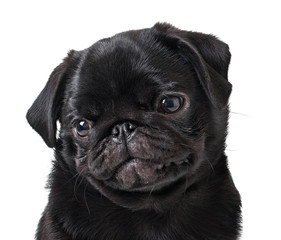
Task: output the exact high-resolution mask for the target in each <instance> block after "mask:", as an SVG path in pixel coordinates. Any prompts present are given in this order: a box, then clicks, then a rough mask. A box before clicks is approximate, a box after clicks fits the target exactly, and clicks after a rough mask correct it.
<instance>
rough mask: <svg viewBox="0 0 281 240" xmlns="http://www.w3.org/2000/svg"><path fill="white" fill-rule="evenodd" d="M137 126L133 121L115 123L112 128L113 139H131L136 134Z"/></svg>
mask: <svg viewBox="0 0 281 240" xmlns="http://www.w3.org/2000/svg"><path fill="white" fill-rule="evenodd" d="M136 128H137V126H136V125H135V124H133V123H131V122H124V123H122V124H117V125H115V126H114V127H113V129H112V136H113V140H114V141H117V142H121V141H122V140H125V139H127V140H129V139H130V138H132V136H133V135H134V132H135V130H136ZM123 138H125V139H123Z"/></svg>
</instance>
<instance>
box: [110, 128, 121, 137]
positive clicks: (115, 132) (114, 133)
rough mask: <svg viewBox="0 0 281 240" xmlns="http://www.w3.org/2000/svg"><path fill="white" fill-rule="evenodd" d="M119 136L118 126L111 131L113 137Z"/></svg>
mask: <svg viewBox="0 0 281 240" xmlns="http://www.w3.org/2000/svg"><path fill="white" fill-rule="evenodd" d="M119 134H120V126H119V125H117V126H115V127H114V128H113V129H112V135H113V136H114V137H118V135H119Z"/></svg>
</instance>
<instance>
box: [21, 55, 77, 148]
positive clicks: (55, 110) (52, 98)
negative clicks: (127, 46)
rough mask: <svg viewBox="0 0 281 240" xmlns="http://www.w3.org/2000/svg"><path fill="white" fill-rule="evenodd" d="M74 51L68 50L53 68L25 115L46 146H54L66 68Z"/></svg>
mask: <svg viewBox="0 0 281 240" xmlns="http://www.w3.org/2000/svg"><path fill="white" fill-rule="evenodd" d="M74 52H75V51H70V52H69V54H68V57H66V58H65V59H64V61H63V62H62V63H61V64H60V65H59V66H57V67H56V68H55V69H54V71H53V72H52V74H51V75H50V78H49V80H48V82H47V84H46V85H45V87H44V89H43V90H42V91H41V93H40V94H39V96H38V97H37V98H36V100H35V101H34V103H33V104H32V106H31V107H30V108H29V110H28V112H27V115H26V118H27V121H28V122H29V124H30V125H31V127H32V128H33V129H34V130H35V131H36V132H37V133H39V134H40V135H41V137H42V138H43V140H44V141H45V143H46V144H47V145H48V147H54V146H55V143H56V130H57V127H56V122H57V120H58V119H59V116H60V107H61V100H62V99H61V98H62V95H63V91H64V85H65V78H66V70H67V69H68V67H69V63H70V59H71V57H72V55H73V54H74Z"/></svg>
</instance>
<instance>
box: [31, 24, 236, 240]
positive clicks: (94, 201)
mask: <svg viewBox="0 0 281 240" xmlns="http://www.w3.org/2000/svg"><path fill="white" fill-rule="evenodd" d="M229 62H230V52H229V49H228V46H227V45H226V44H225V43H223V42H222V41H220V40H218V39H217V38H216V37H214V36H212V35H206V34H202V33H197V32H189V31H182V30H180V29H177V28H175V27H173V26H171V25H169V24H166V23H157V24H156V25H155V26H153V27H152V28H148V29H142V30H136V31H128V32H123V33H120V34H117V35H115V36H113V37H111V38H106V39H102V40H100V41H98V42H97V43H95V44H94V45H92V46H91V47H89V48H87V49H85V50H83V51H74V50H73V51H70V52H69V53H68V56H67V57H66V58H65V59H64V61H63V63H61V64H60V65H59V66H58V67H56V68H55V70H54V71H53V73H52V74H51V76H50V78H49V81H48V82H47V84H46V86H45V88H44V89H43V90H42V92H41V93H40V94H39V96H38V97H37V99H36V100H35V102H34V103H33V105H32V106H31V108H30V109H29V110H28V113H27V120H28V122H29V124H30V125H31V126H32V127H33V128H34V129H35V131H36V132H38V133H39V134H40V135H41V137H42V138H43V139H44V141H45V142H46V144H47V145H48V146H49V147H50V148H54V150H55V161H54V166H53V170H52V173H51V174H50V179H49V185H48V186H49V189H50V195H49V202H48V205H47V207H46V209H45V211H44V213H43V216H42V218H41V220H40V222H39V226H38V230H37V235H36V236H37V239H40V240H43V239H44V240H51V239H52V240H53V239H61V240H66V239H67V240H70V239H72V240H74V239H77V240H78V239H79V240H86V239H89V240H90V239H94V240H113V239H114V240H132V239H135V240H152V239H153V240H201V239H202V240H203V239H204V240H220V239H221V240H235V239H237V238H238V236H239V230H240V206H241V203H240V196H239V193H238V191H237V190H236V188H235V186H234V183H233V181H232V178H231V174H230V172H229V169H228V166H227V157H226V155H225V153H224V151H225V139H226V135H227V124H228V114H229V110H228V99H229V95H230V93H231V88H232V86H231V84H230V83H229V82H228V80H227V72H228V66H229ZM57 122H59V123H60V129H59V130H57ZM57 132H59V133H57ZM56 136H58V137H56Z"/></svg>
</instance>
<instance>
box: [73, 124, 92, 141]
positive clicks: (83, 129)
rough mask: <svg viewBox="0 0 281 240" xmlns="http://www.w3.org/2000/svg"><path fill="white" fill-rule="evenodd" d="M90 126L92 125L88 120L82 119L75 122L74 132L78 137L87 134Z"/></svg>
mask: <svg viewBox="0 0 281 240" xmlns="http://www.w3.org/2000/svg"><path fill="white" fill-rule="evenodd" d="M91 128H92V125H91V123H90V122H88V121H86V120H82V121H80V122H78V123H77V124H76V133H77V134H78V135H79V136H80V137H86V136H87V135H88V133H89V131H90V130H91Z"/></svg>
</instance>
